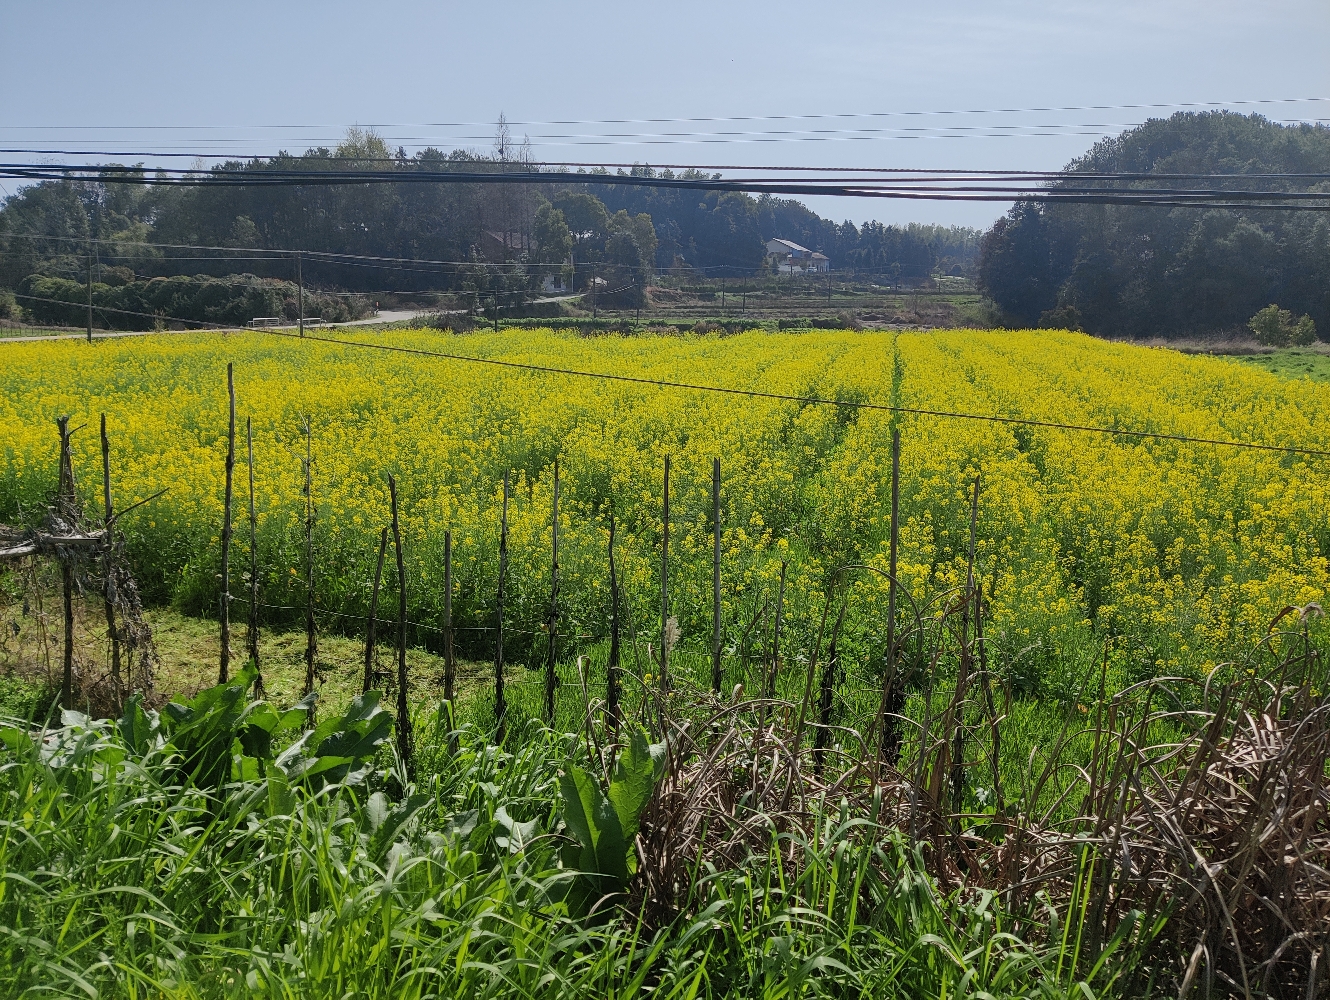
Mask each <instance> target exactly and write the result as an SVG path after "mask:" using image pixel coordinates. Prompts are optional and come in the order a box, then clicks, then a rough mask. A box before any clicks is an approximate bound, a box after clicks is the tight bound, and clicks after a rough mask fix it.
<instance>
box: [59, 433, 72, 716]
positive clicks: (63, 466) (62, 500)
mask: <svg viewBox="0 0 1330 1000" xmlns="http://www.w3.org/2000/svg"><path fill="white" fill-rule="evenodd" d="M56 425H57V426H58V427H59V428H60V482H59V485H58V486H57V487H56V504H57V507H58V509H59V511H60V515H61V517H62V518H69V520H70V521H71V522H73V521H74V520H75V519H76V515H77V509H76V508H77V503H76V498H77V493H76V492H75V488H74V458H73V454H72V453H71V451H70V447H69V417H68V416H64V417H57V418H56ZM60 584H61V589H62V590H63V592H64V598H65V647H64V651H63V652H64V676H63V678H62V680H61V685H60V705H61V707H62V708H67V709H71V710H72V709H73V708H74V567H73V566H72V565H71V564H70V563H69V561H68V560H64V559H62V560H61V561H60Z"/></svg>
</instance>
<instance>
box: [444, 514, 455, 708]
mask: <svg viewBox="0 0 1330 1000" xmlns="http://www.w3.org/2000/svg"><path fill="white" fill-rule="evenodd" d="M456 684H457V662H456V661H455V660H454V659H453V533H452V532H451V531H445V532H444V533H443V698H444V700H445V701H446V702H448V711H449V713H451V712H452V706H453V688H454V686H455V685H456Z"/></svg>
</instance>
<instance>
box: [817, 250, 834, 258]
mask: <svg viewBox="0 0 1330 1000" xmlns="http://www.w3.org/2000/svg"><path fill="white" fill-rule="evenodd" d="M830 259H831V258H830V257H828V256H827V255H826V254H824V253H818V252H817V251H816V250H814V251H813V260H830Z"/></svg>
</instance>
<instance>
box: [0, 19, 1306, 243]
mask: <svg viewBox="0 0 1330 1000" xmlns="http://www.w3.org/2000/svg"><path fill="white" fill-rule="evenodd" d="M1328 40H1330V2H1327V0H1258V2H1252V0H1247V2H1230V0H1208V2H1191V0H1181V2H1169V0H1154V2H1137V0H1129V2H1117V3H1105V2H1102V0H1101V2H1080V0H1076V2H1064V3H1058V4H1053V3H1044V2H1035V0H1024V2H1017V0H1007V2H991V0H990V2H976V0H952V2H946V3H913V4H903V3H882V2H880V3H832V4H825V3H823V4H813V3H808V2H804V3H786V2H772V0H766V2H762V3H714V2H713V3H695V2H674V3H653V4H649V5H648V4H627V3H580V4H574V5H569V4H550V3H526V2H506V3H505V2H492V3H469V4H461V3H427V2H379V3H373V4H368V3H361V4H356V3H339V2H322V3H294V2H292V3H283V2H280V0H269V2H266V3H256V2H249V0H231V2H227V3H223V4H208V5H203V4H196V3H182V2H179V0H177V2H175V3H144V2H120V3H114V4H110V3H105V2H101V3H73V2H64V3H62V2H58V0H54V2H52V0H47V2H42V3H34V2H31V0H26V2H21V0H0V140H3V142H2V143H0V144H2V145H4V146H6V147H37V148H52V149H83V150H91V149H99V150H114V151H130V152H139V153H146V152H149V151H158V152H162V151H173V152H187V153H194V152H234V153H237V154H240V153H267V152H274V151H276V150H277V149H279V148H285V149H289V150H300V149H303V148H305V147H306V146H308V145H310V144H314V143H323V144H329V145H331V144H333V143H335V142H336V140H337V139H338V137H339V136H340V135H341V133H342V131H343V129H344V128H345V127H346V126H347V125H351V124H356V123H358V124H361V125H373V126H375V127H376V128H378V129H379V130H380V131H381V132H382V133H383V134H384V135H385V136H386V137H388V138H389V139H390V141H392V142H393V144H394V145H396V144H398V143H399V142H400V143H401V144H402V145H405V146H406V147H407V149H408V151H410V150H413V149H415V148H418V147H420V146H423V145H427V144H433V145H436V146H441V147H444V148H452V147H454V146H467V147H472V148H484V147H486V146H487V145H488V139H487V138H486V137H487V136H489V135H490V134H491V133H492V131H493V125H492V123H493V121H494V120H495V118H496V117H497V115H498V114H499V112H500V111H503V112H505V113H506V114H507V116H508V118H509V119H511V120H513V121H515V122H517V123H519V124H517V125H516V126H515V127H514V131H515V133H516V134H517V135H519V136H520V135H522V134H524V133H525V134H529V135H530V136H531V137H532V143H533V147H534V150H533V151H534V153H535V155H536V156H537V157H538V158H541V159H568V160H583V161H616V162H617V161H627V162H634V161H644V162H651V163H690V164H726V163H732V164H745V165H750V164H767V163H773V164H775V163H778V164H811V165H817V166H926V167H944V166H945V167H971V168H981V167H982V168H1013V169H1015V168H1033V169H1053V168H1057V167H1060V166H1062V165H1063V164H1064V163H1065V162H1066V161H1067V160H1069V159H1070V158H1071V157H1073V156H1075V155H1077V154H1079V153H1080V152H1082V151H1084V149H1085V148H1086V147H1088V146H1089V145H1090V144H1091V143H1093V142H1094V141H1095V139H1096V138H1097V137H1098V136H1099V135H1101V134H1115V133H1116V132H1119V131H1121V130H1122V128H1123V127H1125V126H1130V125H1132V124H1135V123H1138V122H1141V121H1143V120H1144V119H1145V118H1146V117H1150V116H1158V115H1166V114H1168V113H1170V110H1171V109H1168V108H1160V109H1156V110H1153V111H1147V110H1142V109H1126V108H1121V109H1110V110H1083V111H1057V112H1053V111H1041V112H1026V113H1001V114H983V115H938V114H906V113H917V112H940V111H968V110H977V109H1024V108H1063V107H1071V106H1084V105H1124V104H1180V103H1186V102H1241V101H1259V100H1274V99H1285V98H1330V57H1327V54H1326V43H1327V41H1328ZM1233 106H1234V107H1235V108H1237V109H1239V110H1244V111H1260V112H1262V113H1264V114H1267V115H1268V116H1269V117H1271V118H1276V119H1294V118H1296V119H1315V118H1324V119H1330V101H1321V102H1312V101H1302V102H1300V103H1284V104H1266V105H1239V104H1234V105H1233ZM869 114H871V115H874V116H876V117H872V118H867V117H851V118H841V119H834V118H831V119H828V118H816V119H813V118H806V119H798V120H788V119H787V120H763V121H745V122H724V123H722V122H695V123H691V124H689V123H683V122H670V123H662V122H656V123H642V122H640V121H638V122H635V123H627V124H625V123H619V124H607V121H608V120H611V119H635V120H640V119H653V118H654V119H683V118H717V117H740V116H801V115H860V116H862V115H869ZM569 120H578V121H582V122H584V124H577V125H559V124H548V123H552V122H560V121H569ZM439 123H477V124H474V125H469V124H462V125H458V126H455V127H454V126H448V127H445V126H443V125H440V124H439ZM311 126H312V127H311ZM845 129H851V130H864V129H879V130H886V131H877V132H865V131H852V132H845V131H834V130H845ZM817 130H833V131H831V132H825V131H817ZM908 130H913V131H908ZM778 131H785V132H794V133H797V134H795V135H784V136H781V135H774V134H772V133H773V132H778ZM671 133H704V134H700V135H699V134H693V135H678V134H673V135H671ZM721 133H742V134H737V135H735V134H731V135H722V134H721ZM754 133H766V134H765V135H757V134H754ZM1050 133H1052V134H1050ZM717 139H723V140H724V141H714V140H717ZM773 140H775V141H773ZM5 156H6V158H18V155H17V154H5ZM29 158H30V157H29ZM121 159H122V160H124V159H126V158H125V157H121ZM149 160H150V162H151V158H149ZM158 162H161V161H158ZM814 207H815V208H817V209H818V210H819V211H821V212H822V213H823V214H827V215H832V216H834V217H836V218H838V219H839V218H846V217H848V218H853V219H855V220H856V221H863V220H864V219H867V218H871V217H875V218H879V219H881V220H883V221H888V222H904V221H939V222H960V223H966V224H971V225H986V224H987V223H988V222H990V221H991V220H992V218H993V217H994V216H995V215H996V214H997V213H998V212H999V211H1000V208H999V207H997V206H993V205H937V204H929V203H882V202H840V203H836V204H831V203H828V201H822V202H819V203H817V204H816V205H815V206H814Z"/></svg>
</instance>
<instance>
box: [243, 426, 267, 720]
mask: <svg viewBox="0 0 1330 1000" xmlns="http://www.w3.org/2000/svg"><path fill="white" fill-rule="evenodd" d="M245 453H246V461H245V469H246V471H247V472H248V473H249V627H248V629H247V630H246V636H245V644H246V646H247V647H248V650H249V660H250V662H251V663H253V664H254V669H255V671H258V670H259V522H258V518H257V517H256V516H255V514H254V424H253V421H252V420H251V419H250V418H249V417H246V418H245ZM254 689H255V690H256V691H257V692H258V693H259V696H260V697H262V696H263V673H262V672H259V673H258V676H257V677H256V678H255V679H254Z"/></svg>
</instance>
